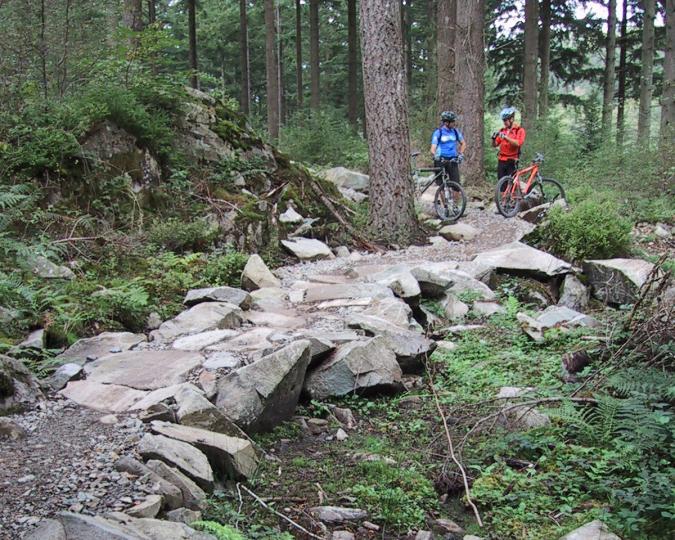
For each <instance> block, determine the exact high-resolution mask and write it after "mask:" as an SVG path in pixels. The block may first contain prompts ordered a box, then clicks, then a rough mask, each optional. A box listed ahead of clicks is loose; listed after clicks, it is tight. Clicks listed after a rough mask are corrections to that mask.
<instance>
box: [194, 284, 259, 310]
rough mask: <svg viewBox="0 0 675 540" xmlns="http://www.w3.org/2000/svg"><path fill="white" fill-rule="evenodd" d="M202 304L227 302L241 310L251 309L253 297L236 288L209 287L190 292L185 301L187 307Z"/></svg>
mask: <svg viewBox="0 0 675 540" xmlns="http://www.w3.org/2000/svg"><path fill="white" fill-rule="evenodd" d="M202 302H227V303H228V304H234V305H235V306H238V307H240V308H241V309H249V308H250V307H251V295H250V294H249V293H247V292H246V291H244V290H242V289H236V288H234V287H207V288H204V289H191V290H189V291H188V292H187V294H186V295H185V299H184V300H183V303H184V304H185V305H186V306H194V305H195V304H200V303H202Z"/></svg>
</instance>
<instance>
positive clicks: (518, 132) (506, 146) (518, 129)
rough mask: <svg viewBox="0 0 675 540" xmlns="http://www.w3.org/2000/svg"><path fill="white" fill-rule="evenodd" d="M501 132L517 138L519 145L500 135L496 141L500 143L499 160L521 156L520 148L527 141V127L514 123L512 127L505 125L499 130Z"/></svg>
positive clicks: (511, 137)
mask: <svg viewBox="0 0 675 540" xmlns="http://www.w3.org/2000/svg"><path fill="white" fill-rule="evenodd" d="M499 133H500V134H503V135H506V136H507V137H509V138H510V139H515V140H516V141H518V143H519V145H518V146H513V145H512V144H511V143H510V142H508V141H506V140H504V139H502V138H501V137H500V136H499V135H498V136H497V139H496V142H497V144H498V145H499V156H498V159H499V161H509V160H512V159H518V158H519V157H520V149H521V148H522V147H523V143H524V142H525V135H526V133H525V128H524V127H522V126H518V125H515V124H514V125H513V126H511V127H510V128H505V127H503V128H502V129H500V130H499Z"/></svg>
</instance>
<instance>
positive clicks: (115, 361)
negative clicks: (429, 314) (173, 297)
mask: <svg viewBox="0 0 675 540" xmlns="http://www.w3.org/2000/svg"><path fill="white" fill-rule="evenodd" d="M200 305H203V304H200ZM203 360H204V358H203V357H202V355H200V354H198V353H195V352H189V351H173V350H164V351H128V352H125V353H120V354H113V355H109V356H104V357H103V358H100V359H99V360H96V361H95V362H92V363H90V364H87V365H86V366H85V371H87V373H88V375H87V382H98V383H104V384H119V385H122V386H126V387H129V388H136V389H137V390H157V389H159V388H165V387H167V386H172V385H176V384H180V383H183V382H185V381H186V380H187V377H188V374H189V373H190V371H192V370H193V369H195V368H196V367H199V366H201V364H202V362H203Z"/></svg>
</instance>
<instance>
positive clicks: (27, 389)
mask: <svg viewBox="0 0 675 540" xmlns="http://www.w3.org/2000/svg"><path fill="white" fill-rule="evenodd" d="M42 398H43V395H42V392H41V391H40V385H39V383H38V381H37V379H36V378H35V376H34V375H33V374H32V373H31V372H30V371H29V370H28V368H27V367H26V366H24V365H23V362H21V361H20V360H17V359H15V358H12V357H10V356H5V355H3V354H0V413H1V412H5V411H11V410H13V409H20V408H23V407H25V406H29V405H32V404H34V403H35V402H36V401H38V400H40V399H42Z"/></svg>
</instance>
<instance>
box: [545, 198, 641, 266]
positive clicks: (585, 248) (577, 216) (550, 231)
mask: <svg viewBox="0 0 675 540" xmlns="http://www.w3.org/2000/svg"><path fill="white" fill-rule="evenodd" d="M630 232H631V224H630V223H629V222H628V221H627V220H625V219H623V218H622V217H621V215H620V214H619V212H618V211H617V209H616V207H613V206H611V205H608V204H604V205H601V204H598V203H597V202H595V201H583V202H581V203H580V204H578V205H575V206H573V207H572V209H571V210H569V211H565V210H564V209H561V208H554V209H553V210H552V211H551V212H550V213H549V216H548V222H547V224H546V225H545V226H544V227H542V228H541V231H540V232H539V233H538V234H539V238H540V239H541V241H542V243H543V244H544V245H545V246H546V247H547V248H549V249H551V250H552V251H553V252H555V253H557V254H559V255H562V256H564V257H567V258H569V259H572V260H583V259H592V258H597V259H608V258H612V257H616V256H619V255H622V254H625V253H626V251H627V250H628V248H629V246H630Z"/></svg>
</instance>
